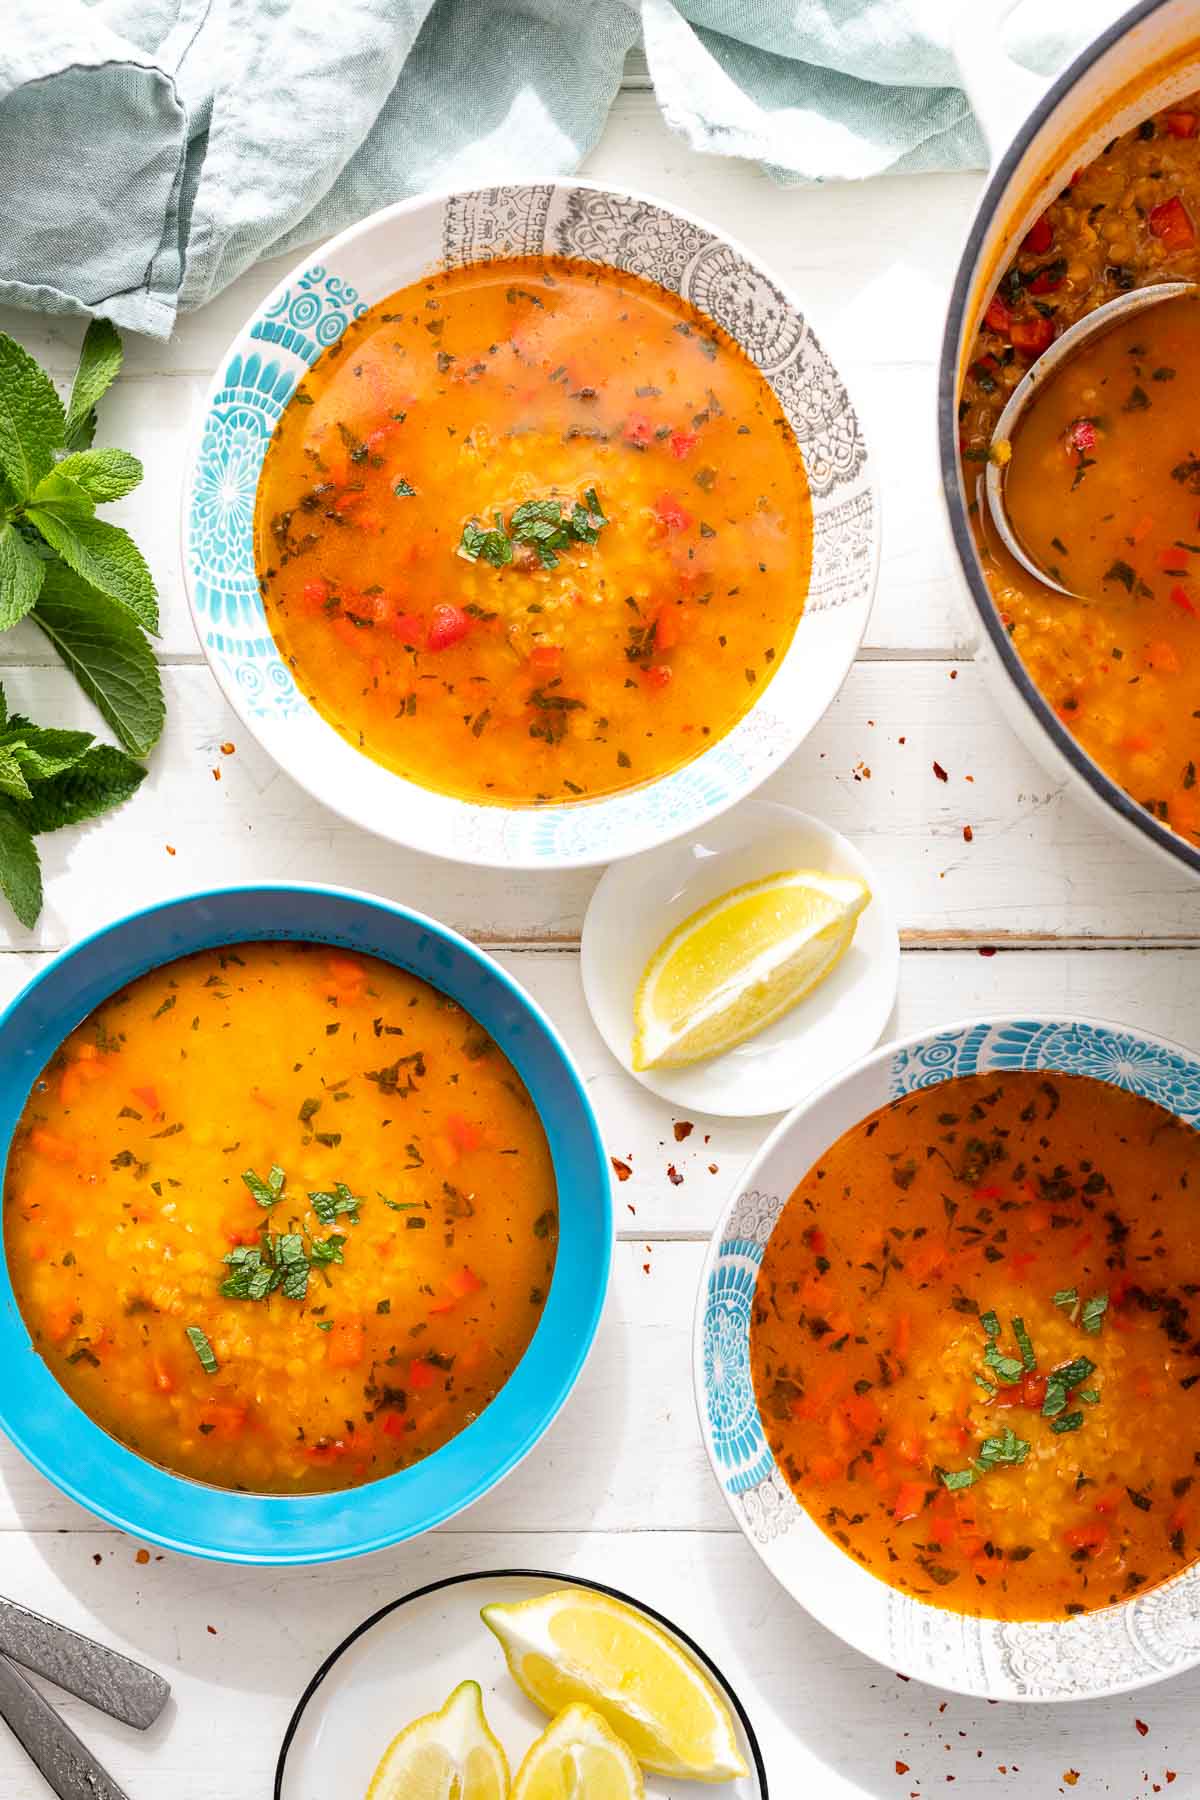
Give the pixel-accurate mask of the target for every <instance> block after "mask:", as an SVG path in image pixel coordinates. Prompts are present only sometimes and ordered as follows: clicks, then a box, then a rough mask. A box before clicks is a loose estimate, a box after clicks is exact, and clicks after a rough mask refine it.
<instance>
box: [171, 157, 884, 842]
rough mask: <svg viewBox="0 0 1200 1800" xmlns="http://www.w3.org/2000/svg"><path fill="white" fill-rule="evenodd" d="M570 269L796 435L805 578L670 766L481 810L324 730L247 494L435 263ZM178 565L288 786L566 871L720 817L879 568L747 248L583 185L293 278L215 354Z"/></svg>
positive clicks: (854, 429)
mask: <svg viewBox="0 0 1200 1800" xmlns="http://www.w3.org/2000/svg"><path fill="white" fill-rule="evenodd" d="M514 255H528V256H540V255H559V256H572V257H578V258H582V259H585V260H587V261H591V262H601V263H605V264H608V265H609V266H611V267H614V268H619V269H626V270H632V271H633V272H634V273H636V274H639V275H643V276H646V277H647V278H648V279H650V280H651V281H656V282H658V283H659V285H660V286H662V287H665V288H669V289H670V290H672V291H673V292H675V293H678V294H682V295H683V296H684V297H685V298H686V299H688V300H689V301H691V303H692V304H693V305H694V306H696V307H698V308H699V309H700V311H701V312H703V313H706V314H707V315H708V316H709V317H710V318H711V319H713V320H714V321H715V322H716V323H717V324H718V325H720V326H722V327H723V328H724V329H725V330H726V331H727V332H728V333H729V334H730V336H731V337H733V338H735V339H736V340H737V341H738V343H739V344H741V345H742V347H743V348H744V349H745V350H746V352H747V354H748V355H749V356H750V357H751V359H752V360H753V361H754V363H755V364H756V366H757V367H758V368H759V369H760V370H761V371H762V374H763V376H764V377H765V379H766V380H767V381H768V382H769V384H770V386H771V387H772V389H773V390H774V392H775V394H776V395H777V397H778V399H779V404H780V409H781V411H782V412H783V413H784V414H785V415H786V417H787V418H788V420H789V422H790V423H791V425H792V428H793V430H794V431H795V434H796V438H797V441H798V443H799V446H800V450H801V454H802V456H803V458H804V466H805V469H806V471H807V474H808V483H809V488H810V490H811V493H812V502H813V567H812V579H811V582H810V584H809V592H808V597H807V601H806V603H805V607H804V612H803V615H802V617H801V620H800V624H799V626H798V628H797V630H796V633H795V636H794V638H793V640H792V643H791V646H790V648H789V650H788V652H787V654H786V656H784V657H783V659H782V660H781V662H780V664H779V667H778V669H777V671H776V674H775V676H774V678H773V679H772V680H771V681H770V682H769V683H768V684H767V685H766V686H765V687H764V688H763V690H762V693H761V696H760V698H759V699H758V700H757V702H756V703H755V705H754V706H753V707H752V708H751V710H750V711H749V712H748V713H747V714H746V715H745V717H744V718H742V719H741V720H740V721H739V723H738V724H737V725H736V726H735V727H734V729H733V730H732V731H730V732H729V733H728V734H727V735H726V736H725V737H724V738H722V739H720V740H719V741H718V742H716V743H714V744H713V745H712V746H711V748H709V749H708V750H706V751H705V752H704V754H703V755H702V756H699V757H697V758H696V759H695V760H694V761H693V762H690V763H688V764H687V765H686V766H685V767H684V768H681V769H676V770H675V771H674V772H673V773H671V774H668V775H665V776H663V777H661V778H660V779H659V780H658V781H654V782H648V783H646V784H645V785H644V786H642V787H638V788H633V789H629V790H626V791H625V792H623V793H620V794H614V795H611V796H609V797H607V798H604V799H597V800H590V801H576V802H573V803H570V804H552V805H545V806H539V807H531V806H525V807H506V806H492V805H488V806H481V805H477V804H474V803H471V802H469V801H464V800H458V799H454V798H452V797H450V796H448V795H445V794H436V793H433V792H431V791H430V790H429V789H427V788H422V787H418V786H417V785H416V784H415V783H413V782H409V781H405V780H404V779H403V778H402V777H400V776H398V775H395V774H393V773H391V771H389V770H387V769H384V768H382V767H381V766H380V765H379V764H378V763H375V762H373V761H371V760H370V759H369V758H368V757H366V756H364V755H363V754H362V752H361V751H359V750H357V749H355V748H354V747H353V745H351V744H350V743H348V742H347V740H346V739H345V738H343V737H341V736H340V735H339V734H338V733H337V732H336V731H335V730H334V729H333V727H332V726H331V725H329V724H327V723H326V721H325V720H324V719H322V718H321V716H320V714H319V713H318V712H317V711H316V710H315V708H314V707H313V706H312V705H311V704H310V703H309V701H308V700H307V698H306V697H305V696H304V695H303V694H302V693H301V691H300V689H299V688H298V687H297V685H296V683H295V681H294V679H293V677H292V673H291V671H290V669H289V668H288V667H287V666H286V665H285V663H284V662H283V661H282V660H281V658H280V655H279V651H278V648H277V646H276V643H275V640H274V638H273V637H272V635H271V630H270V627H269V626H268V624H267V620H266V615H265V613H264V610H263V604H262V599H261V596H260V594H259V590H258V580H257V575H256V572H255V567H254V545H253V524H254V499H255V492H256V490H257V486H258V477H259V471H260V469H261V468H262V462H263V457H264V455H265V453H266V448H267V444H268V441H269V439H270V436H271V433H272V432H273V430H274V429H275V426H276V424H277V422H278V420H279V419H280V417H281V415H282V413H283V411H284V408H285V407H286V405H287V402H288V400H289V399H290V397H291V395H292V393H293V391H294V389H295V387H296V385H297V383H298V382H299V381H300V380H301V379H302V378H303V376H304V375H306V374H307V372H308V370H309V369H310V368H311V367H312V366H313V364H314V363H315V362H317V360H318V359H319V357H320V356H321V354H322V352H323V351H324V350H326V349H327V348H328V347H329V345H330V344H334V343H336V342H337V340H338V338H339V337H340V336H341V334H342V332H343V331H345V329H346V327H347V325H348V324H349V323H350V321H351V320H352V319H354V318H357V317H358V316H359V315H360V314H361V313H363V312H365V311H366V310H367V308H368V307H369V306H372V305H374V304H375V302H376V301H379V300H382V299H384V298H386V297H387V295H389V294H391V293H394V292H395V291H396V289H397V288H401V287H405V286H407V285H408V284H409V283H411V282H414V281H417V280H419V279H420V278H421V277H422V276H424V275H427V274H428V273H429V272H430V271H431V270H433V269H436V268H445V267H453V266H455V265H458V264H462V263H469V262H478V261H483V260H487V259H488V258H490V257H495V256H514ZM182 525H183V565H184V574H185V579H186V585H187V592H188V600H189V603H190V606H191V610H192V618H193V621H194V623H195V626H196V632H197V635H198V636H199V639H200V643H201V646H202V648H203V650H204V654H205V656H206V657H207V658H208V661H209V664H210V665H211V667H212V670H213V672H214V674H215V675H216V677H217V680H218V681H219V683H220V685H221V687H222V689H223V691H224V693H225V697H226V699H227V700H228V701H229V702H230V704H231V705H232V706H233V708H234V710H235V711H236V712H237V713H238V715H239V717H240V718H241V720H242V722H243V723H244V724H245V726H246V727H247V728H248V729H249V730H250V731H251V732H252V734H253V735H254V736H255V737H256V738H257V739H258V741H259V742H260V743H261V744H262V745H263V747H264V748H265V749H266V750H267V751H268V752H269V753H270V755H271V756H273V757H274V758H275V760H276V762H278V763H279V764H280V766H281V767H282V768H284V769H286V770H287V772H288V774H290V775H292V776H293V777H294V778H295V779H296V780H297V781H298V782H299V783H300V784H301V786H302V787H305V788H307V790H308V791H309V793H310V794H312V795H314V796H315V797H316V798H317V799H318V800H320V801H322V802H323V803H324V804H325V805H326V806H329V807H331V808H332V809H333V811H334V812H337V813H340V814H341V815H342V816H343V817H344V818H347V819H349V820H351V821H352V822H353V823H355V824H358V825H362V826H364V827H365V828H366V829H367V830H369V831H374V832H376V833H378V834H379V835H380V836H381V837H386V838H390V839H392V840H393V841H394V842H396V843H400V844H406V845H409V846H411V847H412V848H414V849H418V850H426V851H429V852H431V853H433V854H435V855H438V856H448V857H453V858H455V859H456V860H457V861H459V862H469V863H479V864H485V865H489V866H493V867H508V868H544V869H549V868H573V867H582V866H586V865H588V864H591V863H599V862H609V861H611V860H612V859H613V858H614V857H617V856H629V855H632V854H633V853H635V852H636V851H640V850H649V849H652V848H653V847H654V846H655V845H656V844H661V843H665V842H667V841H668V840H669V839H671V838H675V837H678V836H679V835H680V834H682V833H683V832H688V831H693V830H695V829H697V828H698V827H699V826H701V825H703V824H705V823H706V821H707V820H709V819H712V818H714V817H716V815H717V814H718V813H721V812H723V811H724V810H725V809H726V808H727V807H729V806H732V805H733V804H734V803H735V802H736V801H737V800H739V799H741V798H742V796H743V795H744V794H748V793H749V792H751V790H752V789H754V788H756V787H757V786H758V785H759V783H760V782H761V781H764V780H765V779H766V777H767V776H768V775H769V774H770V773H771V772H772V770H774V769H776V768H778V766H779V764H780V763H781V762H782V761H783V760H784V759H785V757H787V756H790V755H791V753H792V751H793V750H795V749H796V747H797V745H798V744H800V743H801V742H802V741H803V739H804V738H805V737H806V736H807V734H808V733H809V732H810V731H811V730H812V728H813V726H814V725H815V724H816V723H817V721H818V720H819V719H820V718H821V716H822V714H823V713H824V712H825V710H826V709H827V707H828V706H829V704H830V702H831V701H832V700H833V698H834V696H835V695H836V693H837V691H838V689H839V688H840V686H841V684H842V681H843V680H844V678H845V676H846V673H847V671H848V670H849V668H850V665H851V663H852V662H853V660H854V655H855V652H856V651H857V649H858V646H859V642H860V641H861V638H862V635H863V631H864V630H865V628H866V623H867V616H868V614H869V612H870V608H871V600H872V597H873V595H874V591H875V580H876V575H877V572H878V564H879V506H878V500H877V498H876V494H875V489H874V484H873V480H872V476H871V469H870V464H869V461H868V457H867V449H866V444H865V441H864V439H863V434H862V428H861V426H860V424H859V421H858V416H857V414H856V412H855V410H854V407H853V406H852V404H851V402H850V399H849V396H848V395H847V393H846V389H845V386H844V384H843V382H842V380H841V378H840V376H839V375H838V373H837V371H836V370H835V369H834V367H833V365H832V363H831V362H830V361H829V358H828V357H827V356H826V354H825V352H824V351H823V350H822V348H821V346H820V344H819V343H818V342H817V340H816V338H815V337H814V336H813V333H812V330H811V329H810V327H809V326H808V324H807V323H806V321H805V318H804V315H803V313H802V311H801V310H800V307H799V305H798V303H797V302H796V300H795V299H794V298H792V296H790V295H789V294H788V293H787V292H786V291H785V289H784V288H783V287H782V286H781V285H780V284H779V282H778V281H777V280H776V279H775V277H774V276H772V275H771V274H769V273H768V272H767V271H766V270H765V269H764V268H763V267H762V266H761V265H760V264H759V263H758V262H757V261H756V260H755V259H754V258H753V257H752V256H751V255H750V254H749V252H747V251H746V250H743V249H741V248H740V247H739V246H737V245H736V244H734V243H732V242H731V241H730V240H729V239H728V238H726V237H724V236H722V235H721V234H720V233H719V232H717V231H715V230H714V229H713V228H712V227H711V226H709V225H705V224H703V223H702V222H701V221H700V220H698V219H695V218H692V217H691V216H690V215H688V214H686V213H681V212H678V211H676V210H675V209H674V208H671V207H667V206H664V205H663V204H662V203H661V202H659V201H656V200H651V199H648V198H645V197H643V196H640V195H637V194H631V193H626V192H616V191H614V190H612V189H609V188H604V187H600V186H597V185H595V184H592V183H588V182H584V181H579V180H576V179H570V180H561V181H547V182H539V183H537V184H535V185H529V186H521V187H498V188H484V189H479V190H476V191H473V192H470V193H458V194H450V195H441V196H421V197H419V198H418V199H415V200H408V201H404V202H402V203H401V204H400V205H398V206H391V207H387V208H386V209H385V210H384V211H382V212H378V213H374V214H372V215H371V217H370V218H367V219H364V220H363V221H362V223H361V224H358V225H355V226H352V227H351V228H350V230H348V231H344V232H342V234H341V235H340V236H339V237H336V238H334V239H333V240H332V241H331V242H330V243H329V244H327V245H326V246H325V247H324V248H323V249H322V250H321V251H320V252H318V253H317V254H315V255H314V256H312V257H309V258H306V259H305V261H304V262H302V263H300V264H298V265H297V267H296V268H295V269H294V270H293V272H292V273H291V274H290V275H288V276H287V277H286V278H285V279H284V280H283V281H281V282H280V284H279V286H278V287H277V288H276V289H275V290H274V292H273V293H271V294H270V295H268V297H267V299H266V300H264V301H263V303H262V304H261V306H259V308H258V310H257V311H256V312H255V313H254V315H253V317H252V318H250V319H248V320H247V321H246V323H245V325H244V326H243V327H242V329H241V331H240V332H239V333H238V335H237V337H236V338H235V339H234V341H233V343H232V344H231V345H230V347H229V349H228V350H227V351H226V353H225V355H224V356H223V357H222V358H221V363H220V367H219V370H218V373H217V375H216V377H215V379H214V381H213V383H212V386H211V388H210V390H209V393H208V397H207V400H206V401H205V405H204V410H203V414H202V417H201V421H200V424H199V428H198V430H197V432H196V436H195V441H194V444H193V448H192V454H191V458H190V462H189V468H188V475H187V478H186V482H185V487H184V496H183V521H182Z"/></svg>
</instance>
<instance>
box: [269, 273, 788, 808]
mask: <svg viewBox="0 0 1200 1800" xmlns="http://www.w3.org/2000/svg"><path fill="white" fill-rule="evenodd" d="M255 544H256V557H257V562H258V569H259V575H260V585H261V589H262V593H263V597H264V603H265V606H266V610H267V617H268V620H269V622H270V625H271V629H272V631H273V632H274V634H275V638H276V640H277V642H278V644H279V647H280V652H281V654H282V655H283V657H284V659H285V660H286V662H287V663H288V665H289V667H290V668H291V669H292V671H293V673H294V675H295V677H296V680H297V682H298V683H299V685H300V687H301V689H302V690H303V692H304V693H305V694H306V695H307V696H308V697H309V699H310V700H311V702H312V704H313V705H314V706H315V707H316V708H317V709H318V711H319V712H321V713H322V714H323V716H324V717H325V718H326V719H327V720H328V721H329V722H330V723H331V724H332V725H333V726H335V727H336V729H337V730H338V731H339V732H340V733H341V734H342V735H343V737H345V738H347V739H348V740H349V741H350V742H351V743H352V744H354V745H356V746H357V747H358V748H359V749H361V750H362V751H363V752H364V753H365V754H366V755H368V756H370V757H372V758H373V759H374V760H375V761H376V762H379V763H382V764H383V765H384V766H385V767H387V768H389V769H393V770H395V771H396V772H397V773H398V774H401V775H403V776H405V777H407V778H408V779H410V780H412V781H415V782H419V783H420V784H421V785H422V786H424V787H428V788H432V789H436V790H438V791H440V792H443V793H447V794H453V795H457V796H460V797H462V798H465V799H470V800H475V801H494V802H498V803H500V802H502V803H504V804H507V805H513V804H524V803H531V804H536V803H546V802H572V801H574V800H580V799H586V798H589V797H594V796H597V795H603V794H611V793H613V792H615V791H617V790H619V789H621V788H627V787H631V786H634V785H635V784H637V783H639V782H644V781H649V780H651V779H654V778H655V777H657V776H660V775H663V774H664V773H666V772H667V771H668V770H671V769H674V768H677V767H678V766H679V765H680V764H681V763H684V762H687V761H688V760H689V759H690V758H691V757H694V756H696V755H697V754H699V753H700V752H701V751H702V750H703V749H704V748H705V747H706V746H707V745H708V744H710V743H711V742H713V741H714V740H716V739H718V738H720V737H721V736H723V735H724V734H725V733H726V732H728V731H729V730H730V729H731V727H732V726H733V725H735V724H736V723H737V721H738V720H739V719H740V718H741V717H742V715H743V714H744V713H745V712H746V711H747V709H748V708H749V707H750V706H751V705H752V703H753V702H754V700H755V699H756V698H757V697H758V695H760V694H761V693H762V691H763V688H764V686H765V685H766V683H767V682H769V681H770V679H771V677H772V674H773V673H774V671H775V669H776V668H777V667H778V664H779V660H780V658H781V657H782V656H783V654H784V652H785V651H786V650H787V648H788V645H789V643H790V642H791V639H792V635H793V633H794V631H795V628H796V623H797V620H798V619H799V616H800V612H801V609H802V607H803V604H804V599H805V595H806V593H807V589H808V579H809V572H810V565H811V545H812V530H811V509H810V504H809V495H808V487H807V482H806V479H805V474H804V467H803V463H802V460H801V457H800V452H799V450H798V448H797V445H796V442H795V439H794V437H793V436H792V433H791V431H790V428H789V427H788V425H787V423H786V421H785V420H784V419H783V418H782V416H781V412H780V405H779V402H778V400H777V399H776V397H775V395H774V394H773V393H772V391H771V389H770V388H769V387H768V385H767V383H766V382H765V381H764V380H763V378H762V376H761V375H760V374H759V373H758V371H757V370H756V369H755V368H754V366H753V364H752V363H751V362H750V361H749V359H748V358H747V357H746V355H745V354H744V353H743V351H742V350H741V349H740V348H739V347H738V345H737V344H736V343H734V341H733V340H732V339H731V338H729V337H728V336H726V335H725V334H724V333H723V332H722V331H721V330H719V329H718V328H717V327H716V326H715V325H713V324H712V322H711V321H710V320H708V319H706V318H705V317H703V315H701V314H700V313H698V312H697V311H696V310H695V309H694V308H693V307H692V306H690V305H689V303H688V302H686V301H685V300H682V299H680V298H679V297H678V296H677V295H674V294H671V293H668V292H666V291H665V290H664V289H662V288H659V287H657V286H655V285H653V284H652V283H650V282H647V281H643V280H641V279H640V278H638V277H636V276H633V275H626V274H621V273H618V272H616V271H614V270H611V269H608V268H604V267H601V266H599V265H596V264H592V263H583V262H573V261H566V260H561V261H560V260H555V259H549V260H545V261H542V260H533V259H528V258H519V259H515V260H512V261H507V262H505V261H497V262H490V263H481V264H474V265H470V266H468V267H466V268H460V269H453V270H450V271H448V272H446V273H444V274H440V275H436V276H433V277H431V278H430V279H429V280H427V281H424V282H421V283H420V284H418V285H417V286H415V287H411V288H406V289H404V290H402V291H401V292H400V293H397V294H395V295H393V296H392V297H391V298H390V299H388V300H385V301H383V302H381V303H380V304H379V305H377V306H374V307H372V308H371V309H370V311H369V312H367V313H366V314H365V315H364V316H363V317H361V318H359V319H357V320H355V321H354V323H353V324H352V325H351V326H350V327H349V329H348V330H347V331H346V333H345V335H344V336H343V338H342V339H341V340H340V342H339V343H337V344H335V345H333V346H332V347H331V348H330V349H328V350H327V351H326V352H325V353H324V355H323V356H322V357H321V359H320V361H319V362H318V363H317V364H316V366H315V367H314V368H313V370H312V372H311V373H310V374H309V375H308V376H307V377H306V379H305V380H304V382H303V383H302V384H301V386H300V388H299V389H298V390H297V392H296V394H295V395H294V396H293V398H292V400H291V402H290V403H289V405H288V407H287V409H286V411H285V413H284V415H283V418H282V419H281V420H280V423H279V425H278V427H277V428H276V432H275V435H274V438H273V439H272V442H271V445H270V447H269V449H268V451H267V456H266V461H265V463H264V465H263V471H262V476H261V479H260V482H259V489H258V501H257V511H256V517H255Z"/></svg>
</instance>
